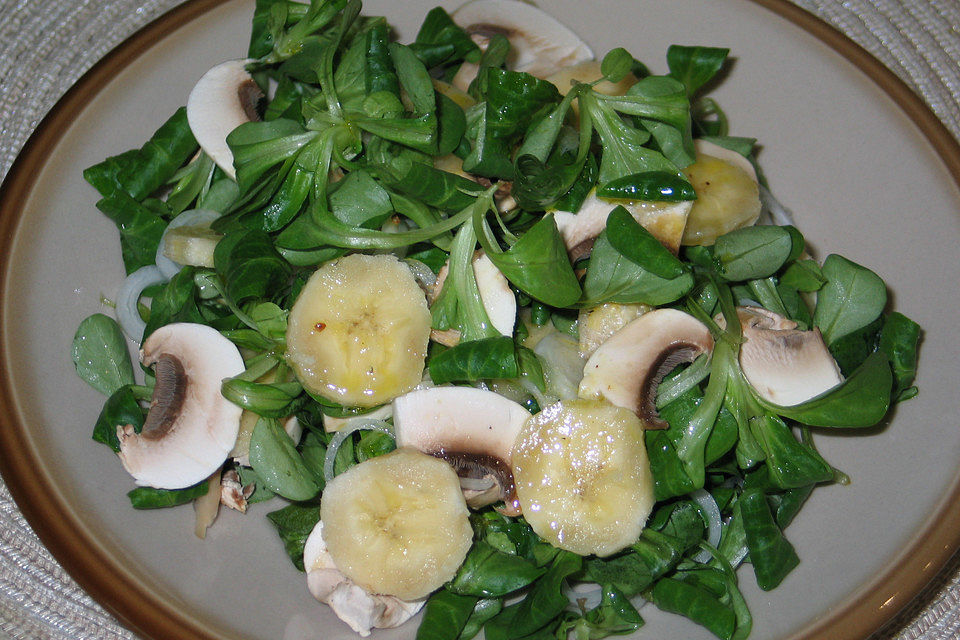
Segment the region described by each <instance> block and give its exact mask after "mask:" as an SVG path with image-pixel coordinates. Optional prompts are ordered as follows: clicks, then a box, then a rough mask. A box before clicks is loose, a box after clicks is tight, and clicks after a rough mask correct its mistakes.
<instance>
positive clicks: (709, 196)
mask: <svg viewBox="0 0 960 640" xmlns="http://www.w3.org/2000/svg"><path fill="white" fill-rule="evenodd" d="M696 146H697V161H696V162H694V163H693V164H691V165H690V166H688V167H687V168H686V169H684V170H683V171H684V173H686V174H687V178H688V179H689V180H690V182H691V184H693V190H694V191H696V192H697V200H696V201H695V202H694V203H693V208H692V209H691V210H690V215H689V216H688V218H687V226H686V228H685V229H684V231H683V239H682V241H681V243H682V244H684V245H709V244H713V243H714V241H715V240H716V239H717V236H722V235H723V234H725V233H728V232H730V231H733V230H734V229H739V228H740V227H746V226H749V225H751V224H753V223H754V222H756V221H757V218H759V217H760V187H759V185H758V184H757V174H756V171H755V170H754V168H753V165H751V164H750V162H749V161H748V160H747V159H746V158H744V157H743V156H742V155H740V154H739V153H736V152H734V151H730V150H729V149H724V148H723V147H721V146H719V145H716V144H713V143H711V142H707V141H705V140H697V141H696Z"/></svg>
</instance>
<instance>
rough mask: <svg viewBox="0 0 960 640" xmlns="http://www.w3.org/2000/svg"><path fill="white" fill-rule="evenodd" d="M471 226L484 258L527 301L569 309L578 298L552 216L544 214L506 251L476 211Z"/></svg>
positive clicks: (578, 288) (479, 212)
mask: <svg viewBox="0 0 960 640" xmlns="http://www.w3.org/2000/svg"><path fill="white" fill-rule="evenodd" d="M473 225H474V229H475V230H476V233H477V237H478V238H479V240H480V244H481V245H482V246H483V248H484V250H485V251H486V252H487V257H489V258H490V260H491V261H492V262H493V264H494V265H496V267H497V269H499V270H500V273H502V274H503V275H504V276H506V278H507V280H509V281H510V282H512V283H513V284H514V285H515V286H516V287H517V288H518V289H520V290H521V291H524V292H525V293H527V294H528V295H529V296H530V297H532V298H535V299H537V300H540V301H542V302H545V303H546V304H548V305H550V306H553V307H566V306H570V305H572V304H573V303H574V302H576V301H577V299H578V298H580V293H581V292H580V284H579V283H578V282H577V276H576V275H575V274H574V272H573V267H572V266H571V265H570V259H569V258H568V257H567V248H566V246H565V245H564V244H563V238H561V237H560V232H559V231H557V225H556V223H555V222H554V220H553V214H549V213H548V214H547V215H545V216H544V217H543V218H541V219H540V220H539V221H538V222H537V223H536V224H535V225H533V226H532V227H530V229H529V230H528V231H527V232H526V233H525V234H524V235H523V236H521V237H520V239H519V240H517V241H516V242H515V243H514V244H513V246H511V247H510V248H509V249H507V250H506V251H504V250H502V249H501V248H500V246H499V244H498V242H497V240H496V238H494V237H493V233H492V231H491V230H490V228H489V226H488V225H487V223H486V221H485V219H484V212H482V211H479V210H478V211H476V212H475V213H474V217H473Z"/></svg>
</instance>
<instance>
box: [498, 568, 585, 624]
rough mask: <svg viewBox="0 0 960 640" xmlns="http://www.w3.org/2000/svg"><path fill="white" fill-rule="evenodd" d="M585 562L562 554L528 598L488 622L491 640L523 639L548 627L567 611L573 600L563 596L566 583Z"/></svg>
mask: <svg viewBox="0 0 960 640" xmlns="http://www.w3.org/2000/svg"><path fill="white" fill-rule="evenodd" d="M582 562H583V559H582V558H581V557H580V556H578V555H576V554H574V553H570V552H569V551H561V552H560V553H558V554H557V555H556V557H555V558H554V559H553V562H552V563H551V564H550V568H549V569H548V570H547V573H545V574H544V575H543V576H542V577H540V578H539V579H538V580H537V581H536V582H534V583H533V585H532V586H531V587H530V591H529V592H528V593H527V597H526V598H524V599H523V600H521V601H520V602H518V603H516V604H513V605H510V606H509V607H505V608H504V609H503V611H501V612H500V613H499V614H498V615H497V616H496V617H495V618H493V619H492V620H491V621H490V622H488V623H487V626H486V627H485V629H484V631H485V635H486V638H487V640H509V639H511V638H522V637H524V636H528V635H530V634H532V633H534V632H536V631H539V630H540V629H543V628H544V627H546V626H547V625H548V624H549V623H550V622H551V621H553V620H554V619H555V618H556V617H557V616H558V615H560V613H561V612H562V611H563V610H564V609H566V608H567V605H568V604H569V603H570V601H569V600H568V599H567V596H566V595H565V594H564V593H563V584H564V582H565V581H566V579H567V578H568V577H569V576H571V575H572V574H574V573H576V572H577V571H579V570H580V567H581V564H582Z"/></svg>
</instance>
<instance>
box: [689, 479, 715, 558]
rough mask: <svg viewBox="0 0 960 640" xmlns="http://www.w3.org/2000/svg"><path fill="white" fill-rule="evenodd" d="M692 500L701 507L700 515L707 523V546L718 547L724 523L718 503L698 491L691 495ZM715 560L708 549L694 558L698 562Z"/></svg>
mask: <svg viewBox="0 0 960 640" xmlns="http://www.w3.org/2000/svg"><path fill="white" fill-rule="evenodd" d="M690 499H691V500H693V501H694V502H696V503H697V506H699V507H700V515H701V516H703V517H704V519H706V521H707V544H709V545H710V546H711V547H716V546H717V545H718V544H720V531H721V525H722V522H721V520H720V507H719V506H717V501H716V500H714V499H713V496H712V495H710V494H709V493H708V492H707V491H704V490H703V489H697V490H696V491H693V492H691V493H690ZM711 558H713V554H711V553H710V552H709V551H707V550H706V549H702V550H701V551H700V552H699V553H698V554H697V555H695V556H693V559H694V560H695V561H696V562H709V561H710V559H711Z"/></svg>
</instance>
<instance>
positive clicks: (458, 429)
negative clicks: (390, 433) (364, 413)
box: [393, 387, 530, 515]
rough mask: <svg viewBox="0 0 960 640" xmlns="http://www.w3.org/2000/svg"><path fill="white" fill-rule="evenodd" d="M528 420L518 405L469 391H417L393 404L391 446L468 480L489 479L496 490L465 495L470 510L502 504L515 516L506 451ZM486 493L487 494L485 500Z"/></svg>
mask: <svg viewBox="0 0 960 640" xmlns="http://www.w3.org/2000/svg"><path fill="white" fill-rule="evenodd" d="M529 417H530V413H529V412H528V411H527V410H526V409H524V408H523V406H522V405H520V404H518V403H516V402H514V401H513V400H510V399H508V398H505V397H503V396H501V395H500V394H498V393H494V392H493V391H487V390H484V389H476V388H474V387H433V388H429V389H418V390H416V391H411V392H410V393H407V394H405V395H402V396H400V397H399V398H396V399H395V400H394V401H393V427H394V432H395V433H396V438H397V447H413V448H415V449H418V450H420V451H422V452H424V453H428V454H430V455H433V456H437V457H439V458H442V459H444V460H446V461H447V462H449V463H450V464H451V465H452V466H453V468H454V469H455V470H456V471H457V474H458V475H460V476H463V477H468V478H487V477H491V478H492V479H493V480H494V482H495V483H496V485H497V486H498V488H499V490H498V491H497V492H489V493H487V492H481V493H482V495H483V497H482V498H481V497H480V496H479V495H471V496H470V497H471V498H475V499H474V500H471V503H472V504H470V506H473V507H479V506H483V505H485V504H490V503H492V502H494V501H496V500H497V499H502V500H503V501H504V503H505V504H506V510H505V512H506V513H508V514H512V515H517V514H519V504H518V503H516V493H515V487H514V483H513V471H512V463H511V451H512V449H513V443H514V441H515V440H516V439H517V434H518V433H520V429H521V427H523V425H524V423H525V422H526V421H527V419H528V418H529ZM491 494H492V495H491Z"/></svg>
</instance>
